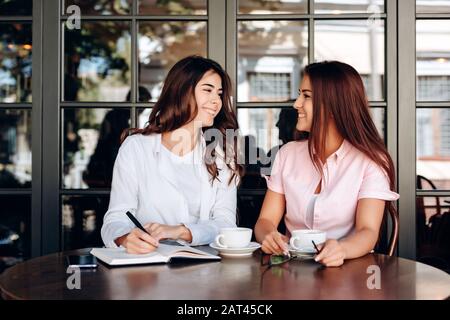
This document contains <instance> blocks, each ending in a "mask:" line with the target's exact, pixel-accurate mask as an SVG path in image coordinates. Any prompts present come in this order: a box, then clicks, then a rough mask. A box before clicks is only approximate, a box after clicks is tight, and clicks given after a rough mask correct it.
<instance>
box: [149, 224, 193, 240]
mask: <svg viewBox="0 0 450 320" xmlns="http://www.w3.org/2000/svg"><path fill="white" fill-rule="evenodd" d="M144 228H145V229H146V230H147V231H148V232H149V233H150V234H151V235H152V237H153V238H154V239H156V240H157V241H159V240H165V239H173V240H178V239H182V240H185V241H187V242H191V241H192V234H191V232H190V231H189V229H188V228H186V227H185V226H184V225H175V226H170V225H166V224H160V223H149V224H146V225H144Z"/></svg>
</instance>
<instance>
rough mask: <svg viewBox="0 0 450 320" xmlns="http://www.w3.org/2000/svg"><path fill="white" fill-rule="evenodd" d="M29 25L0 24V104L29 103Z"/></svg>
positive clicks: (30, 41)
mask: <svg viewBox="0 0 450 320" xmlns="http://www.w3.org/2000/svg"><path fill="white" fill-rule="evenodd" d="M31 52H32V33H31V24H30V23H0V102H31V63H32V59H31Z"/></svg>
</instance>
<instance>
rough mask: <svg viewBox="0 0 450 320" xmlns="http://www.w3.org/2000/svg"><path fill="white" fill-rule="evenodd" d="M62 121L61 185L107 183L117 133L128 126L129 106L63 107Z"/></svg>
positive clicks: (77, 186) (103, 185)
mask: <svg viewBox="0 0 450 320" xmlns="http://www.w3.org/2000/svg"><path fill="white" fill-rule="evenodd" d="M63 125H64V127H63V133H64V136H63V138H62V141H63V147H62V150H63V159H62V161H63V166H62V168H63V174H62V179H63V181H62V185H63V187H64V188H67V189H88V188H109V187H111V180H112V170H113V166H114V161H115V159H116V156H117V152H118V150H119V147H120V135H121V133H122V132H123V130H124V129H126V128H129V127H130V110H128V109H93V108H89V109H64V110H63Z"/></svg>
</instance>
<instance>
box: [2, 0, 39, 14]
mask: <svg viewBox="0 0 450 320" xmlns="http://www.w3.org/2000/svg"><path fill="white" fill-rule="evenodd" d="M32 14H33V0H0V16H31V15H32Z"/></svg>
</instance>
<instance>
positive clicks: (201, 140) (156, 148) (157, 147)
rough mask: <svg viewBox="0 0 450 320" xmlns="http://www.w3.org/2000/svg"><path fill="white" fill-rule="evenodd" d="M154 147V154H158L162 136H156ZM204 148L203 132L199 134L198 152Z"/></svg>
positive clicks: (159, 134)
mask: <svg viewBox="0 0 450 320" xmlns="http://www.w3.org/2000/svg"><path fill="white" fill-rule="evenodd" d="M155 138H156V146H155V149H154V152H155V153H160V152H161V146H162V134H161V133H158V134H156V137H155ZM205 146H206V140H205V137H204V135H203V131H202V132H201V134H200V150H203V149H204V148H205ZM195 149H198V148H197V146H196V147H195Z"/></svg>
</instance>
